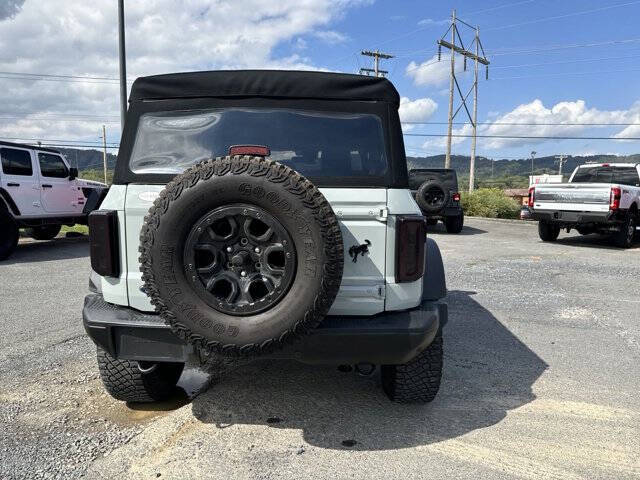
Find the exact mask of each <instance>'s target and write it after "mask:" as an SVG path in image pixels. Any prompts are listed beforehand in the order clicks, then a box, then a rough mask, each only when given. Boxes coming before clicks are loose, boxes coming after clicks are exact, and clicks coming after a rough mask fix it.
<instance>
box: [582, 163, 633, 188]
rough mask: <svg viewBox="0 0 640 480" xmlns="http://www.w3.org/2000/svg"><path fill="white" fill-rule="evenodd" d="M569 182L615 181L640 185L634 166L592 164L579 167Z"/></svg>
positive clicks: (622, 183) (621, 183)
mask: <svg viewBox="0 0 640 480" xmlns="http://www.w3.org/2000/svg"><path fill="white" fill-rule="evenodd" d="M571 183H617V184H620V185H632V186H636V185H637V186H640V178H638V171H637V170H636V168H635V167H603V166H593V167H582V168H579V169H578V170H577V171H576V173H575V175H574V176H573V179H572V180H571Z"/></svg>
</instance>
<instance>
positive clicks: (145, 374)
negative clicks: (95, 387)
mask: <svg viewBox="0 0 640 480" xmlns="http://www.w3.org/2000/svg"><path fill="white" fill-rule="evenodd" d="M97 355H98V370H99V371H100V378H101V379H102V383H103V384H104V388H105V389H106V390H107V392H109V395H111V396H112V397H113V398H115V399H116V400H122V401H123V402H136V403H137V402H158V401H161V400H165V399H167V398H168V397H169V396H170V395H171V394H172V393H173V392H174V390H175V388H176V384H177V383H178V380H179V379H180V375H181V374H182V370H183V369H184V363H148V362H134V361H131V360H118V359H116V358H113V357H112V356H111V355H109V354H108V353H107V352H105V351H104V350H102V349H101V348H98V353H97Z"/></svg>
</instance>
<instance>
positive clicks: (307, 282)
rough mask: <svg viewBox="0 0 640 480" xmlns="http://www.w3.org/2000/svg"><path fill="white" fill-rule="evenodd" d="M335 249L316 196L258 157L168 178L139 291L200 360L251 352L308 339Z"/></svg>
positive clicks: (146, 243)
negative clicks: (207, 355) (200, 355)
mask: <svg viewBox="0 0 640 480" xmlns="http://www.w3.org/2000/svg"><path fill="white" fill-rule="evenodd" d="M343 261H344V254H343V243H342V234H341V233H340V227H339V225H338V220H337V218H336V216H335V214H334V213H333V210H332V209H331V206H330V205H329V202H327V200H326V198H325V197H324V196H323V195H322V193H320V191H319V190H318V189H317V188H316V187H315V186H314V185H313V184H312V183H311V182H310V181H309V180H307V179H306V178H304V177H303V176H301V175H300V174H299V173H297V172H296V171H294V170H292V169H291V168H289V167H286V166H284V165H282V164H280V163H278V162H275V161H272V160H267V159H264V158H260V157H250V156H233V157H223V158H217V159H215V160H208V161H206V162H203V163H200V164H198V165H196V166H193V167H191V168H189V169H188V170H187V171H185V172H184V173H183V174H181V175H178V176H177V177H175V178H174V179H173V180H172V181H171V182H170V183H169V184H168V185H167V186H166V188H165V189H164V190H163V191H162V192H161V193H160V195H159V196H158V198H157V199H156V200H155V202H154V204H153V206H152V207H151V209H150V210H149V214H148V215H147V216H146V217H145V221H144V225H143V227H142V231H141V234H140V264H141V271H142V280H143V282H144V286H145V291H146V292H147V294H148V295H149V297H150V298H151V303H152V304H153V305H154V306H155V308H156V310H157V311H158V312H159V313H160V315H161V316H162V317H163V319H164V320H165V321H166V322H167V323H168V325H170V326H171V328H172V330H173V332H174V333H175V334H177V335H178V336H179V337H181V338H183V339H184V340H186V341H188V342H190V343H191V344H193V345H195V346H196V347H197V348H199V349H200V350H203V351H205V352H208V353H218V354H224V355H229V356H250V355H259V354H263V353H268V352H271V351H273V350H274V349H275V348H278V347H280V346H282V345H284V344H285V343H289V342H291V341H293V340H294V339H295V338H297V337H299V336H301V335H304V334H306V333H308V332H309V331H310V330H311V329H313V328H314V327H316V326H317V325H318V324H319V323H320V322H321V321H322V319H323V318H324V316H325V315H326V314H327V312H328V311H329V308H330V307H331V305H332V304H333V301H334V300H335V297H336V295H337V293H338V289H339V288H340V282H341V280H342V270H343Z"/></svg>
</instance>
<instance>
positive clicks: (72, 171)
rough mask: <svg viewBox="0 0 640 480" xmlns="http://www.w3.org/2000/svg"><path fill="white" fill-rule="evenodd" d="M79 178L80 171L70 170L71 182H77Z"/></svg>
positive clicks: (73, 168)
mask: <svg viewBox="0 0 640 480" xmlns="http://www.w3.org/2000/svg"><path fill="white" fill-rule="evenodd" d="M76 178H78V169H77V168H76V167H71V168H70V169H69V180H75V179H76Z"/></svg>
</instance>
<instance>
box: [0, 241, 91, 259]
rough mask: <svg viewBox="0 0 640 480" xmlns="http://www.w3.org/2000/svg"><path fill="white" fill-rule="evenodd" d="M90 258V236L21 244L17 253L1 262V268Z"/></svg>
mask: <svg viewBox="0 0 640 480" xmlns="http://www.w3.org/2000/svg"><path fill="white" fill-rule="evenodd" d="M88 256H89V237H88V236H85V237H77V238H73V239H54V240H47V241H41V242H39V241H38V242H28V243H20V244H18V248H16V251H15V252H13V255H11V256H10V257H9V258H7V259H6V260H1V261H0V266H2V265H13V264H18V263H36V262H46V261H51V260H68V259H73V258H82V257H88Z"/></svg>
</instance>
